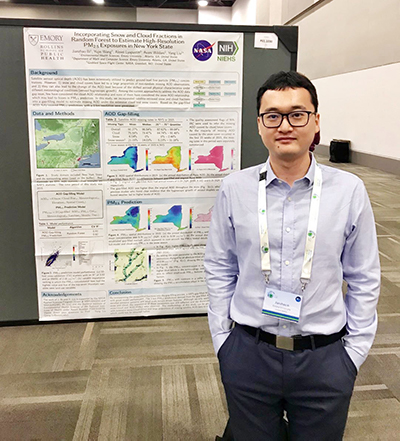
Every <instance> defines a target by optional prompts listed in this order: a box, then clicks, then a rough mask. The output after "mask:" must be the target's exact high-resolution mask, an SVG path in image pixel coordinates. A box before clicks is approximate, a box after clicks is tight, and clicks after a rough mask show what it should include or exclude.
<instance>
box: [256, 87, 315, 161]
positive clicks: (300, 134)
mask: <svg viewBox="0 0 400 441" xmlns="http://www.w3.org/2000/svg"><path fill="white" fill-rule="evenodd" d="M296 110H307V111H311V112H314V111H315V109H314V106H313V104H312V102H311V95H310V93H309V92H308V90H307V89H303V88H296V89H290V88H288V89H284V90H267V91H266V92H265V93H264V95H263V96H262V98H261V105H260V114H261V113H265V112H279V113H289V112H293V111H296ZM257 120H258V133H259V134H260V136H261V139H262V141H263V143H264V145H265V147H267V149H268V151H269V154H270V156H271V159H281V160H286V161H290V160H293V159H297V158H300V157H302V156H305V155H308V149H309V147H310V145H311V143H312V141H313V139H314V136H315V134H316V133H317V132H319V115H318V114H317V115H310V118H309V121H308V124H307V125H306V126H304V127H292V126H291V125H290V124H289V122H288V119H287V117H284V118H283V121H282V124H281V125H280V126H279V127H277V128H266V127H264V125H263V123H262V121H261V118H260V117H258V119H257Z"/></svg>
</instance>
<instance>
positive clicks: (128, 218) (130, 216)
mask: <svg viewBox="0 0 400 441" xmlns="http://www.w3.org/2000/svg"><path fill="white" fill-rule="evenodd" d="M110 223H111V224H131V225H132V227H133V228H136V231H142V230H144V229H145V228H139V226H140V209H139V207H138V206H135V207H130V208H128V210H126V212H125V215H124V216H114V218H113V220H112V221H111V222H110Z"/></svg>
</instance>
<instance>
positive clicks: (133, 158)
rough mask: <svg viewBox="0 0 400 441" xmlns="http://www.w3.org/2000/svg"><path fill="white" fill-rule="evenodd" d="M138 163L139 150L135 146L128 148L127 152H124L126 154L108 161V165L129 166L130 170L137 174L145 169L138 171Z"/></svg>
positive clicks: (112, 157)
mask: <svg viewBox="0 0 400 441" xmlns="http://www.w3.org/2000/svg"><path fill="white" fill-rule="evenodd" d="M137 163H138V148H137V147H136V146H135V147H133V146H131V147H128V148H127V149H126V150H124V153H123V154H122V156H111V159H110V161H108V164H114V165H115V164H128V165H129V167H130V168H132V169H133V170H135V172H140V171H142V170H143V169H142V168H141V169H140V170H138V169H137Z"/></svg>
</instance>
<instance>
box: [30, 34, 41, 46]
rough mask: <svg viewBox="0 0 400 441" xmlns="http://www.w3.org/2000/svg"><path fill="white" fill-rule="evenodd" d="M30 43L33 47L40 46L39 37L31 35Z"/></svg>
mask: <svg viewBox="0 0 400 441" xmlns="http://www.w3.org/2000/svg"><path fill="white" fill-rule="evenodd" d="M28 37H29V43H30V44H31V45H32V46H36V45H37V44H38V41H39V35H29V36H28Z"/></svg>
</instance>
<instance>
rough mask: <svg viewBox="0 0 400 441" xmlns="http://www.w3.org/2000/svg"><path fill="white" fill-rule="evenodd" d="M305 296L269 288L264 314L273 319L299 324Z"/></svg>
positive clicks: (266, 294)
mask: <svg viewBox="0 0 400 441" xmlns="http://www.w3.org/2000/svg"><path fill="white" fill-rule="evenodd" d="M302 302H303V296H302V295H300V294H293V293H292V292H286V291H279V290H278V289H273V288H272V289H271V288H269V287H267V289H266V290H265V297H264V303H263V309H262V313H263V314H265V315H269V316H271V317H276V318H279V319H282V320H288V321H290V322H294V323H298V321H299V319H300V309H301V304H302Z"/></svg>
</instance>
